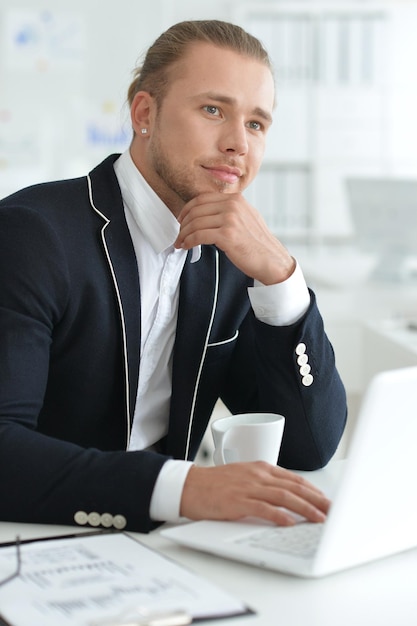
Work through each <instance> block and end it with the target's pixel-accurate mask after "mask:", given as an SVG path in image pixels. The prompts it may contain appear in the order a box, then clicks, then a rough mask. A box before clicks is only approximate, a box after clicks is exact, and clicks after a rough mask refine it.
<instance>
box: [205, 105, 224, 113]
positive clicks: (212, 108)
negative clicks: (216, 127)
mask: <svg viewBox="0 0 417 626" xmlns="http://www.w3.org/2000/svg"><path fill="white" fill-rule="evenodd" d="M203 109H204V111H207V113H209V114H210V115H220V111H219V108H218V107H216V106H214V104H206V106H204V107H203Z"/></svg>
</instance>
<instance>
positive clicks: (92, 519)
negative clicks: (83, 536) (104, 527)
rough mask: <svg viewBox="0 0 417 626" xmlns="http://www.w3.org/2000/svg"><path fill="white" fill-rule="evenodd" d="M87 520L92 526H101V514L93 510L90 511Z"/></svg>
mask: <svg viewBox="0 0 417 626" xmlns="http://www.w3.org/2000/svg"><path fill="white" fill-rule="evenodd" d="M87 521H88V523H89V524H90V526H100V515H99V514H98V513H96V512H95V511H93V512H92V513H89V515H88V518H87Z"/></svg>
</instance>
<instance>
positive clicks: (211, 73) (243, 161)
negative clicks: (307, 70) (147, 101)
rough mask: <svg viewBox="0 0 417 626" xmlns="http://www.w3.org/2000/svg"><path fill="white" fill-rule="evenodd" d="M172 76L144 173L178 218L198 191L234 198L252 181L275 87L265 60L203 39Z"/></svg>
mask: <svg viewBox="0 0 417 626" xmlns="http://www.w3.org/2000/svg"><path fill="white" fill-rule="evenodd" d="M170 77H171V82H170V86H169V88H168V91H167V94H166V96H165V98H164V100H163V102H162V104H161V107H160V109H159V110H158V111H157V113H156V116H155V120H154V123H153V125H152V127H151V128H150V136H149V138H148V139H147V141H148V143H147V151H146V157H145V162H144V163H143V162H142V164H143V165H144V166H145V171H142V173H143V174H144V175H145V178H146V179H147V180H148V182H149V183H150V185H151V186H152V187H153V188H154V190H155V191H156V192H157V193H158V195H159V196H160V197H161V198H162V200H163V201H164V202H165V203H166V204H167V206H168V207H169V208H170V209H171V210H172V211H173V213H174V214H175V215H177V214H178V213H179V211H180V210H181V208H182V206H183V205H184V204H185V203H186V202H188V201H189V200H191V199H192V198H194V197H195V196H197V195H199V194H201V193H203V192H209V191H221V192H224V193H236V192H240V191H242V190H243V189H245V188H246V187H247V186H248V184H249V183H250V182H251V181H252V180H253V178H254V176H255V175H256V173H257V171H258V169H259V167H260V164H261V160H262V157H263V154H264V148H265V137H266V132H267V130H268V128H269V126H270V124H271V121H272V110H273V105H274V83H273V78H272V75H271V72H270V70H269V69H268V68H267V67H266V66H265V65H264V64H263V63H261V62H259V61H256V60H254V59H252V58H249V57H246V56H242V55H240V54H238V53H236V52H234V51H232V50H228V49H224V48H219V47H217V46H214V45H212V44H206V43H200V42H199V43H195V44H193V45H192V46H190V48H189V50H188V52H187V54H186V55H185V56H184V57H183V60H182V61H181V63H179V64H178V65H177V66H176V67H175V68H173V70H172V74H170ZM140 169H141V170H143V168H142V167H141V168H140Z"/></svg>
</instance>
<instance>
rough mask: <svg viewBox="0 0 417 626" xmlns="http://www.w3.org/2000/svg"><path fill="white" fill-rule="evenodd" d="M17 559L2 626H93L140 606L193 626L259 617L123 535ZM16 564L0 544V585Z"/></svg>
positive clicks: (98, 535) (31, 550) (0, 615)
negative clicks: (180, 614) (185, 618)
mask: <svg viewBox="0 0 417 626" xmlns="http://www.w3.org/2000/svg"><path fill="white" fill-rule="evenodd" d="M20 552H21V571H20V574H19V576H18V577H16V578H14V579H13V580H11V581H10V582H9V583H6V585H4V586H3V587H0V626H33V625H34V624H37V623H41V624H42V626H70V625H71V626H73V624H77V626H90V624H93V623H96V624H99V623H100V620H103V623H105V620H109V618H111V617H112V616H115V617H116V618H117V616H118V615H120V614H121V612H123V611H124V610H126V609H128V610H129V609H132V611H133V609H134V608H135V607H136V608H137V607H139V606H140V607H142V608H143V609H144V610H145V611H149V612H150V614H152V612H160V611H166V613H167V614H169V612H170V611H171V612H175V611H178V610H181V611H184V612H186V613H187V614H188V615H189V616H190V618H191V621H192V623H198V622H204V621H207V620H216V619H225V618H228V617H236V616H239V615H242V616H243V615H250V614H253V613H254V611H252V610H251V609H250V608H249V607H247V606H246V605H245V604H244V603H242V602H241V601H240V600H238V599H236V598H234V597H233V596H231V595H230V594H228V593H227V592H225V591H224V590H223V589H221V588H220V587H218V586H216V585H214V584H212V583H211V582H209V581H207V580H205V579H204V578H202V577H201V576H200V575H197V574H196V573H194V572H192V571H191V570H189V569H187V568H185V567H184V566H182V565H179V564H178V563H177V562H175V561H174V560H172V559H170V558H168V557H166V556H164V555H162V554H160V553H159V552H157V551H155V550H153V549H152V548H149V547H148V546H145V545H144V544H143V543H141V542H140V541H139V540H138V539H136V538H135V537H132V536H131V535H129V534H128V533H125V532H119V531H112V530H110V531H108V530H98V531H92V532H89V533H82V534H71V535H64V536H61V537H47V538H42V539H29V540H24V541H22V542H21V544H20ZM13 559H16V545H15V543H14V542H8V543H3V544H0V577H1V576H2V573H3V572H4V571H5V570H6V571H7V568H9V571H10V567H11V566H12V563H13ZM15 562H16V561H15V560H14V563H15ZM115 623H116V622H115ZM130 623H134V622H130ZM138 623H141V622H140V621H138ZM142 623H146V622H142ZM149 623H152V622H151V621H149ZM168 623H169V622H167V624H168Z"/></svg>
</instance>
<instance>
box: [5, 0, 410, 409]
mask: <svg viewBox="0 0 417 626" xmlns="http://www.w3.org/2000/svg"><path fill="white" fill-rule="evenodd" d="M205 18H218V19H225V20H230V21H234V22H237V23H239V24H241V25H242V26H243V27H245V28H246V29H247V30H249V31H250V32H252V33H253V34H255V35H257V36H258V37H259V38H260V39H261V40H262V41H263V42H264V44H265V45H266V47H267V48H268V50H269V51H270V54H271V57H272V60H273V63H274V68H275V74H276V83H277V103H278V104H277V109H276V113H275V121H274V124H273V126H272V128H271V131H270V135H269V137H268V148H267V152H266V157H265V161H264V165H263V167H262V170H261V172H260V174H259V176H258V178H257V180H256V181H255V182H254V183H253V184H252V185H251V187H250V188H249V189H248V191H247V195H248V197H249V199H250V200H251V201H252V202H253V203H254V204H255V206H257V207H258V208H259V210H260V211H261V212H262V213H263V215H264V217H265V219H266V220H267V222H268V223H269V225H270V227H271V228H272V230H273V231H274V232H275V233H276V234H277V236H279V237H280V238H281V239H282V240H283V241H284V243H285V244H286V245H288V247H289V248H290V249H291V250H293V251H294V255H295V256H297V257H298V258H299V259H300V261H301V263H302V266H303V269H304V272H305V274H306V277H307V279H308V282H309V284H311V286H313V287H314V288H315V289H316V291H317V295H318V298H319V304H320V305H321V308H322V312H323V315H324V317H325V322H326V324H327V328H328V333H329V335H330V337H331V339H332V341H333V343H334V345H335V348H336V353H337V358H338V361H339V368H340V370H341V372H342V375H343V377H344V380H345V383H346V386H347V388H348V392H349V398H350V402H351V413H352V414H354V413H355V406H356V404H355V403H357V402H359V400H360V398H361V395H362V392H363V389H364V388H365V386H366V383H367V381H368V379H369V377H370V376H371V375H372V373H374V372H375V371H377V370H378V369H382V368H384V367H391V366H393V367H399V366H402V365H408V364H413V363H415V362H417V340H415V339H414V332H415V331H413V330H412V329H413V325H414V323H415V320H416V319H417V261H416V257H417V122H416V111H417V37H416V25H417V1H416V0H408V1H407V0H386V1H385V2H379V1H377V0H352V1H350V2H347V1H345V0H328V1H327V2H321V1H319V0H291V1H281V0H269V1H268V0H264V1H259V0H258V1H257V0H252V1H246V0H227V1H226V0H211V2H202V1H200V0H153V1H152V2H142V1H141V0H118V2H117V3H111V2H103V1H102V0H87V1H85V0H84V1H81V0H71V1H70V0H0V197H3V196H5V195H7V194H9V193H11V192H13V191H14V190H16V189H18V188H20V187H22V186H26V185H29V184H32V183H36V182H40V181H44V180H52V179H57V178H62V177H69V176H76V175H84V174H85V173H86V172H87V171H88V170H89V169H91V168H92V167H93V166H94V165H95V164H97V163H98V162H99V161H100V160H101V159H102V158H104V157H105V156H107V154H109V153H111V152H119V151H122V150H124V149H125V148H126V147H127V146H128V144H129V141H130V137H131V131H130V124H129V112H128V110H127V108H126V105H125V97H126V90H127V86H128V84H129V83H130V80H131V76H132V74H131V72H132V70H133V68H134V66H135V64H136V62H137V60H138V58H140V56H141V54H142V52H144V51H145V50H146V48H147V47H148V46H149V45H150V44H151V43H152V42H153V40H154V39H155V38H156V37H157V36H158V35H159V34H160V32H161V31H162V30H164V29H165V28H167V27H168V26H169V25H170V24H172V23H174V22H177V21H181V20H184V19H205ZM401 333H402V334H401Z"/></svg>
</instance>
